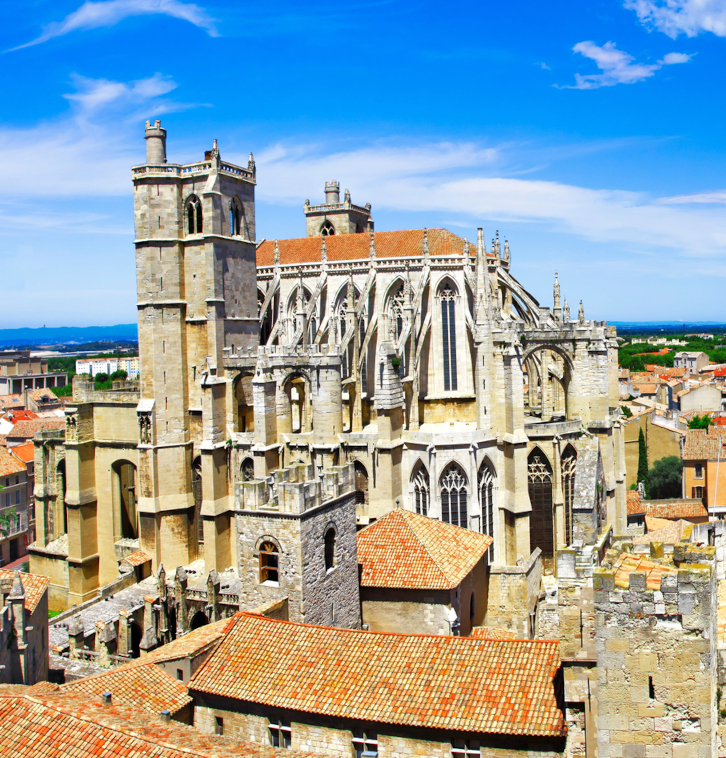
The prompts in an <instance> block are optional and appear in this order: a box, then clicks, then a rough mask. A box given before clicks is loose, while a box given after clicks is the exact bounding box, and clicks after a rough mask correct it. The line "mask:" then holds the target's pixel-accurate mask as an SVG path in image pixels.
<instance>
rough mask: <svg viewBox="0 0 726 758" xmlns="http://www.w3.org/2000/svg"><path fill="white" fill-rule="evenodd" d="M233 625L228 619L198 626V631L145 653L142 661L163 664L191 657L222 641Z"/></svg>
mask: <svg viewBox="0 0 726 758" xmlns="http://www.w3.org/2000/svg"><path fill="white" fill-rule="evenodd" d="M233 623H234V622H233V621H231V620H230V619H222V620H221V621H215V622H213V623H212V624H205V625H204V626H200V627H199V629H195V630H194V631H192V632H189V633H188V634H185V635H184V636H183V637H179V638H178V639H176V640H174V641H173V642H169V643H167V644H166V645H162V646H161V647H158V648H156V650H152V651H151V652H150V653H147V654H146V655H145V656H144V661H145V662H148V661H150V662H152V663H163V662H165V661H175V660H178V659H179V658H190V657H193V656H195V655H197V654H198V653H200V652H202V651H203V650H205V649H206V648H208V647H210V646H211V645H214V644H215V643H216V642H218V641H219V640H220V639H222V637H223V636H224V634H225V631H226V630H227V628H228V627H231V626H233Z"/></svg>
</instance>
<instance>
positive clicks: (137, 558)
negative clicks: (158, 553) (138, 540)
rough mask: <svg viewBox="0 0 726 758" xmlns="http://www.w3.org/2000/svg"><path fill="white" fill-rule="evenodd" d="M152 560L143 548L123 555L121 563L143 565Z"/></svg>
mask: <svg viewBox="0 0 726 758" xmlns="http://www.w3.org/2000/svg"><path fill="white" fill-rule="evenodd" d="M150 560H152V558H151V556H150V555H149V554H148V553H147V552H146V551H145V550H134V552H133V553H129V554H128V555H125V556H124V557H123V558H122V559H121V563H128V565H129V566H143V565H144V564H145V563H148V562H149V561H150Z"/></svg>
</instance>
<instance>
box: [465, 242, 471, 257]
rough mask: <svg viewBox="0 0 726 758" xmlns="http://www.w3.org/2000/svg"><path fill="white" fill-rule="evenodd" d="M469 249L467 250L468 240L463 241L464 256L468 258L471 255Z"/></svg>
mask: <svg viewBox="0 0 726 758" xmlns="http://www.w3.org/2000/svg"><path fill="white" fill-rule="evenodd" d="M469 249H470V248H469V240H468V239H464V255H466V256H467V257H469V256H470V255H471V253H470V252H469Z"/></svg>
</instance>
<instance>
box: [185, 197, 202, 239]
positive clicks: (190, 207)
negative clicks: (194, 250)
mask: <svg viewBox="0 0 726 758" xmlns="http://www.w3.org/2000/svg"><path fill="white" fill-rule="evenodd" d="M186 211H187V213H186V216H187V233H188V234H201V233H202V230H203V228H204V225H203V223H202V204H201V202H200V201H199V198H198V197H197V196H196V195H190V196H189V199H188V200H187V208H186Z"/></svg>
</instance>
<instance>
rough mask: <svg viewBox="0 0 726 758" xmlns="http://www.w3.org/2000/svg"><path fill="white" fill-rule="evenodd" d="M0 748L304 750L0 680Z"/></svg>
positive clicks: (160, 756)
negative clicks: (209, 732) (222, 734)
mask: <svg viewBox="0 0 726 758" xmlns="http://www.w3.org/2000/svg"><path fill="white" fill-rule="evenodd" d="M0 723H2V729H0V754H2V755H7V756H12V757H13V758H41V757H42V756H49V757H50V756H60V755H62V756H69V757H72V758H76V757H78V758H83V757H84V756H91V755H99V756H100V755H104V756H114V757H116V756H119V757H120V756H125V757H126V758H141V757H142V756H154V758H194V757H195V756H199V757H200V758H233V756H234V758H238V757H239V756H255V757H256V758H275V757H276V756H277V757H278V758H282V756H285V758H301V757H302V756H303V755H310V754H309V753H301V752H298V751H295V750H289V749H284V748H283V749H275V748H272V747H267V746H266V745H258V744H254V743H250V742H244V741H242V740H238V739H233V738H231V737H218V736H215V735H206V734H203V733H202V732H200V731H198V730H197V729H194V728H193V727H190V726H186V725H184V724H180V723H179V722H177V721H172V722H171V723H165V722H164V721H163V720H162V719H161V718H160V717H159V716H152V715H150V714H147V713H144V712H142V711H139V710H137V709H135V708H130V707H125V706H120V705H116V704H112V705H103V704H102V703H101V702H100V698H96V697H93V698H91V697H88V696H86V695H84V694H82V693H79V692H73V691H68V690H61V688H59V687H57V686H56V685H52V684H49V683H48V682H42V683H41V684H40V685H35V686H34V687H24V686H21V685H0Z"/></svg>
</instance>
